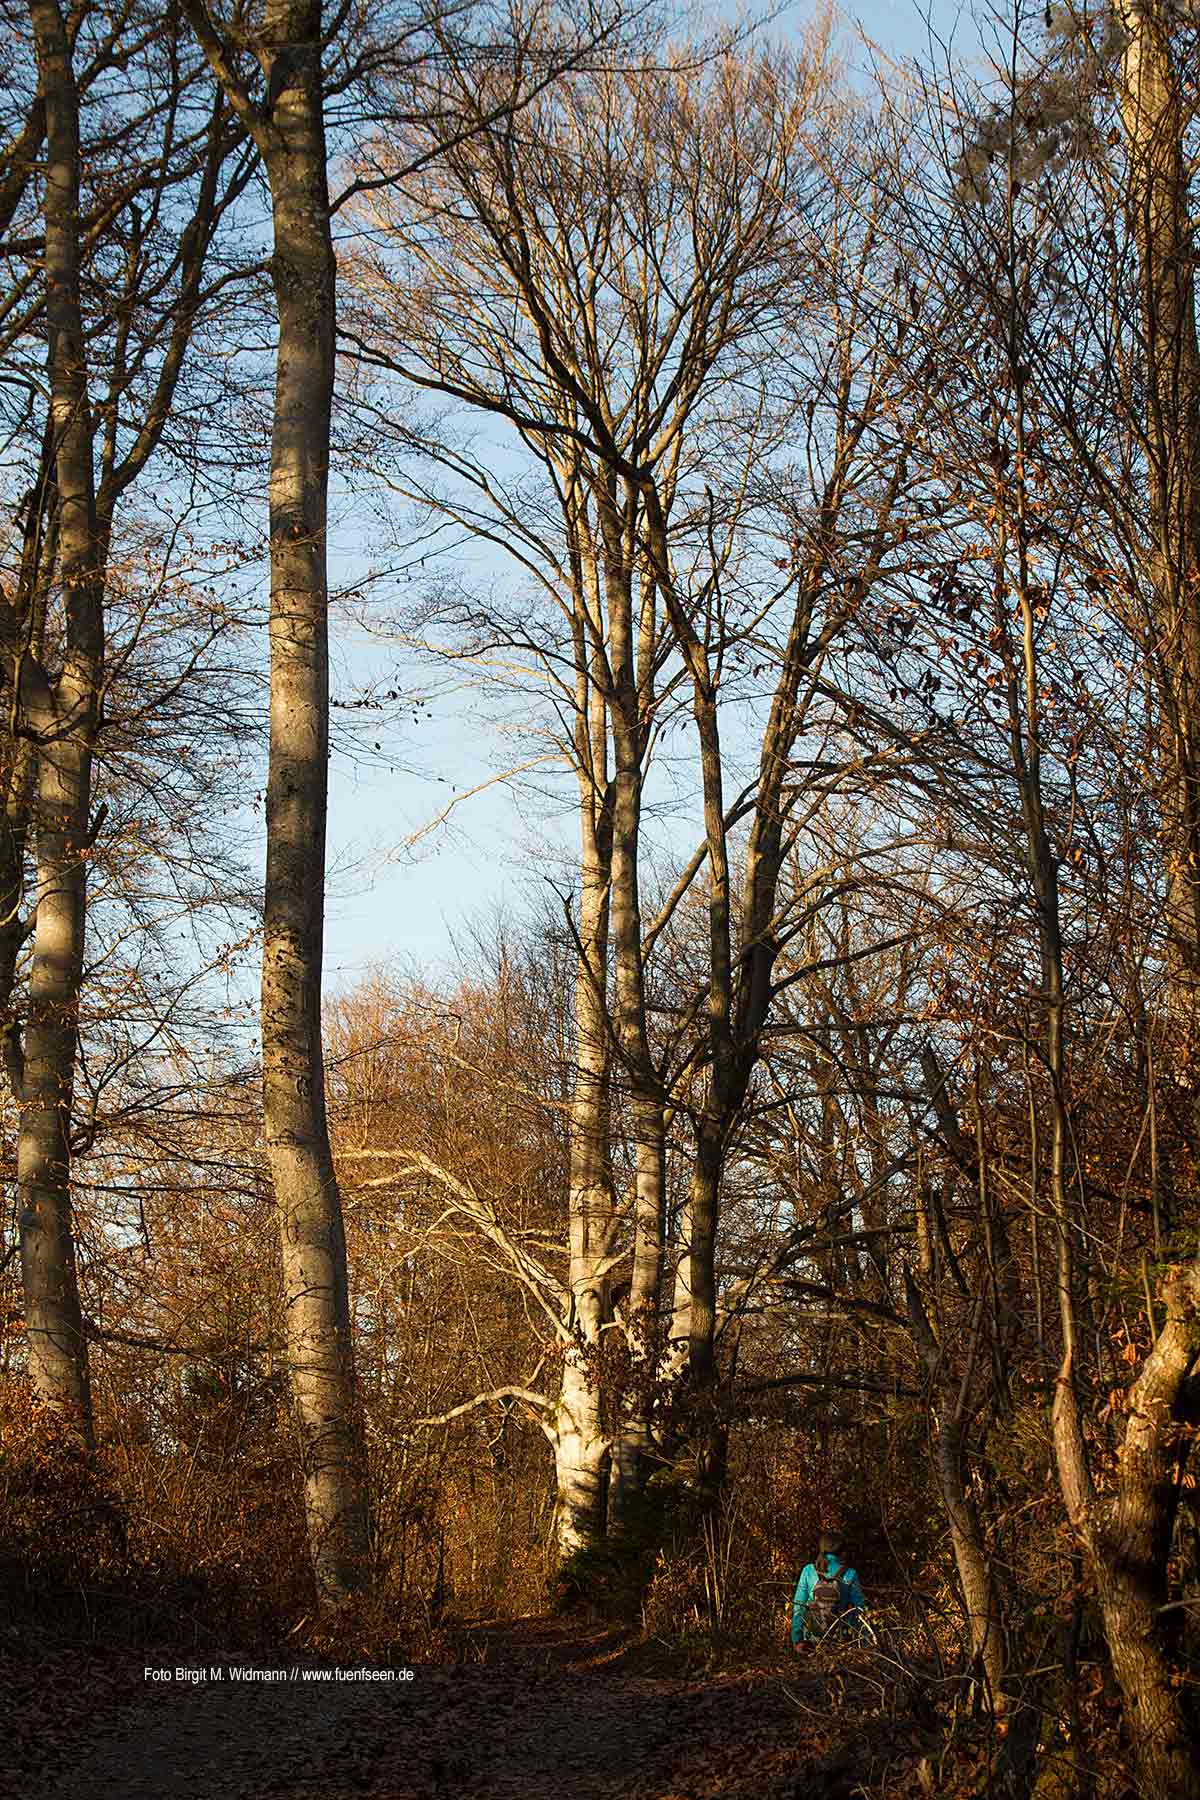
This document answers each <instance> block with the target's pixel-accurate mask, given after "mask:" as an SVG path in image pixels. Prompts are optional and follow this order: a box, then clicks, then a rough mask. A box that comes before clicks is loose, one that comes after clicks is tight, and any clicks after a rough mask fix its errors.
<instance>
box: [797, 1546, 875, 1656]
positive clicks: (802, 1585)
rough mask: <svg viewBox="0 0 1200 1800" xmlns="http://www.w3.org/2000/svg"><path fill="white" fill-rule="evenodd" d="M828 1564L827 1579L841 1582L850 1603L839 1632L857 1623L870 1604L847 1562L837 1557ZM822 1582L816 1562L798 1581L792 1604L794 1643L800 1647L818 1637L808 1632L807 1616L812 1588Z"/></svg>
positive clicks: (828, 1558) (827, 1560)
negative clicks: (859, 1616) (806, 1639)
mask: <svg viewBox="0 0 1200 1800" xmlns="http://www.w3.org/2000/svg"><path fill="white" fill-rule="evenodd" d="M825 1561H826V1565H827V1567H828V1570H829V1574H828V1576H827V1577H826V1579H827V1580H828V1579H833V1580H835V1581H840V1582H841V1584H842V1587H843V1588H844V1590H845V1594H846V1599H847V1601H848V1602H849V1604H848V1606H847V1608H846V1611H845V1612H844V1613H843V1615H842V1621H841V1622H840V1624H839V1630H843V1631H844V1630H845V1628H846V1626H847V1625H850V1624H853V1623H856V1622H857V1619H858V1615H859V1614H860V1613H862V1612H863V1610H864V1609H865V1607H866V1604H867V1602H866V1600H865V1598H864V1596H863V1591H862V1587H861V1585H860V1584H859V1579H858V1575H857V1573H856V1571H855V1570H854V1569H851V1568H848V1567H847V1566H846V1564H845V1563H841V1562H839V1561H838V1559H837V1557H836V1556H827V1557H826V1559H825ZM820 1580H821V1576H820V1575H818V1574H817V1570H816V1565H815V1563H809V1564H808V1566H807V1568H806V1569H805V1570H804V1572H803V1573H802V1575H801V1576H800V1579H799V1581H798V1582H797V1583H796V1594H795V1598H794V1599H793V1601H792V1642H793V1644H799V1643H800V1642H802V1641H803V1640H804V1639H805V1638H809V1639H812V1638H815V1636H816V1634H815V1632H812V1631H810V1630H809V1629H808V1619H807V1613H808V1603H809V1601H810V1600H811V1599H812V1597H813V1589H814V1588H815V1587H816V1585H817V1583H818V1581H820Z"/></svg>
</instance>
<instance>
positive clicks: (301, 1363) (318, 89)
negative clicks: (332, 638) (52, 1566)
mask: <svg viewBox="0 0 1200 1800" xmlns="http://www.w3.org/2000/svg"><path fill="white" fill-rule="evenodd" d="M186 10H187V13H188V17H189V19H190V20H191V22H192V25H193V27H194V29H195V30H196V33H197V36H198V37H199V39H200V42H201V44H202V46H203V48H204V50H205V52H206V54H207V56H208V59H209V62H210V64H211V66H212V68H213V70H214V72H215V74H216V75H217V77H218V79H219V80H220V81H221V83H222V86H223V87H224V89H225V92H226V95H227V97H228V99H229V101H230V104H231V105H232V106H233V107H234V109H235V111H236V112H237V113H238V115H239V117H240V118H241V120H242V122H243V124H244V125H245V127H246V129H247V130H248V131H249V132H250V133H251V135H252V136H253V137H254V140H255V142H256V144H257V145H258V148H259V151H260V154H261V156H262V159H263V163H264V166H265V168H266V172H267V178H268V181H269V184H270V190H271V209H272V223H273V231H274V255H273V257H272V264H271V270H272V282H273V286H274V292H275V302H276V308H277V313H278V325H279V336H278V349H277V354H276V367H275V409H274V424H273V430H272V437H271V483H270V532H271V615H270V648H271V677H270V682H271V697H270V752H269V764H268V773H267V866H266V885H265V917H264V935H263V969H262V1013H261V1029H262V1046H263V1116H264V1130H265V1135H266V1143H267V1157H268V1162H269V1164H270V1170H271V1181H272V1186H273V1188H274V1193H275V1204H276V1210H277V1215H278V1222H279V1238H280V1248H281V1253H282V1259H283V1278H284V1306H285V1317H286V1332H287V1345H288V1363H289V1371H290V1376H291V1382H292V1389H293V1394H294V1397H295V1404H296V1413H297V1419H298V1423H299V1427H300V1433H301V1440H302V1446H303V1450H302V1454H303V1468H304V1492H305V1507H306V1515H307V1523H308V1538H309V1549H310V1553H311V1556H312V1562H313V1570H314V1574H315V1577H316V1584H317V1590H318V1595H319V1598H320V1599H321V1601H322V1602H323V1603H328V1604H338V1603H340V1602H341V1601H343V1600H345V1599H346V1598H348V1597H349V1596H350V1595H351V1594H352V1593H353V1592H355V1591H356V1590H357V1589H359V1588H361V1587H362V1586H363V1585H364V1584H365V1583H366V1581H367V1580H368V1576H369V1540H368V1529H367V1497H366V1476H365V1457H364V1452H363V1442H362V1426H361V1419H360V1416H359V1410H358V1400H357V1393H356V1383H355V1370H354V1357H353V1346H352V1342H351V1334H350V1301H349V1287H348V1276H347V1268H346V1243H345V1233H344V1227H343V1221H342V1210H341V1201H340V1196H339V1193H338V1187H337V1180H336V1177H335V1174H334V1166H333V1155H332V1151H331V1148H330V1141H329V1129H328V1122H327V1118H326V1111H325V1080H324V1059H323V1054H322V1037H321V971H322V952H323V934H324V900H325V835H326V815H327V805H328V757H329V644H328V586H327V566H326V528H327V518H328V488H329V433H330V413H331V407H332V398H333V379H334V354H335V351H334V331H335V301H336V264H335V259H334V254H333V244H332V236H331V231H330V218H329V191H328V181H327V153H326V145H325V122H324V96H323V88H322V70H321V52H322V47H323V43H324V37H323V20H322V6H321V3H320V0H269V3H268V5H267V7H266V9H265V14H264V22H263V30H262V35H261V55H262V60H263V63H264V68H265V72H266V76H267V84H268V94H269V100H268V105H267V109H266V110H265V111H264V110H263V109H261V108H259V107H258V106H256V105H255V104H254V103H253V102H252V101H251V100H250V98H249V96H248V94H247V93H246V90H245V89H244V87H243V86H242V85H241V83H240V81H239V80H238V78H237V76H236V74H235V73H234V71H233V67H232V62H231V59H230V57H229V55H228V53H227V51H226V48H225V46H224V44H223V43H222V41H221V38H220V36H219V33H218V32H217V30H216V29H215V27H214V25H213V22H212V20H211V19H210V17H209V15H208V13H207V11H206V10H205V8H204V6H203V4H202V3H201V0H188V4H187V7H186Z"/></svg>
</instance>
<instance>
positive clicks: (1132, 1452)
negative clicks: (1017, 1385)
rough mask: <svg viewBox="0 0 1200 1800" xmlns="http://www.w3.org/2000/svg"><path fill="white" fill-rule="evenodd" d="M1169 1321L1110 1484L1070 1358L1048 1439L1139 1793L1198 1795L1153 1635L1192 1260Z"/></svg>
mask: <svg viewBox="0 0 1200 1800" xmlns="http://www.w3.org/2000/svg"><path fill="white" fill-rule="evenodd" d="M1165 1299H1166V1302H1167V1320H1166V1323H1165V1324H1164V1326H1163V1328H1162V1330H1161V1331H1160V1332H1159V1334H1158V1337H1157V1338H1156V1340H1155V1342H1154V1345H1153V1347H1152V1348H1151V1350H1150V1354H1149V1356H1148V1357H1147V1358H1146V1361H1145V1363H1144V1365H1143V1367H1142V1370H1141V1373H1140V1374H1139V1376H1138V1378H1137V1380H1136V1381H1135V1382H1134V1384H1133V1387H1132V1388H1131V1389H1130V1392H1129V1399H1128V1419H1127V1422H1126V1426H1125V1438H1124V1442H1123V1444H1122V1446H1121V1449H1120V1451H1119V1453H1118V1459H1117V1466H1116V1474H1115V1478H1114V1483H1113V1491H1112V1492H1111V1494H1109V1495H1108V1496H1106V1497H1104V1498H1100V1497H1099V1496H1098V1495H1097V1494H1096V1492H1095V1489H1094V1486H1093V1483H1092V1479H1091V1473H1090V1470H1089V1468H1088V1462H1087V1453H1086V1449H1085V1445H1084V1441H1083V1434H1082V1429H1081V1425H1080V1420H1079V1413H1078V1403H1077V1401H1076V1399H1075V1396H1074V1389H1073V1383H1072V1373H1073V1371H1072V1369H1071V1367H1070V1362H1069V1359H1068V1360H1067V1362H1066V1363H1065V1364H1064V1367H1063V1370H1062V1372H1061V1375H1060V1378H1059V1389H1058V1397H1057V1399H1056V1402H1055V1408H1054V1441H1055V1451H1056V1454H1057V1458H1058V1465H1059V1472H1060V1479H1061V1481H1062V1486H1063V1493H1064V1497H1065V1499H1066V1501H1067V1507H1068V1512H1069V1514H1070V1518H1071V1522H1072V1524H1073V1525H1074V1527H1075V1529H1076V1531H1077V1533H1078V1535H1079V1538H1080V1541H1081V1543H1082V1544H1083V1546H1084V1549H1085V1550H1086V1552H1087V1555H1088V1558H1089V1561H1090V1563H1091V1566H1092V1572H1093V1575H1094V1577H1095V1581H1096V1589H1097V1593H1098V1595H1099V1600H1100V1607H1101V1611H1102V1614H1103V1618H1104V1635H1105V1638H1106V1639H1107V1642H1108V1647H1109V1652H1110V1654H1111V1656H1112V1661H1113V1671H1114V1673H1115V1674H1116V1677H1117V1681H1118V1684H1119V1686H1120V1689H1121V1696H1122V1700H1123V1702H1124V1706H1123V1711H1124V1717H1125V1725H1126V1729H1127V1731H1128V1732H1129V1737H1130V1741H1131V1744H1132V1747H1133V1755H1134V1760H1135V1763H1136V1765H1137V1771H1138V1793H1139V1795H1140V1796H1142V1800H1197V1796H1200V1756H1198V1755H1197V1743H1196V1735H1195V1732H1194V1730H1193V1729H1192V1726H1191V1724H1190V1722H1189V1719H1188V1715H1187V1711H1186V1709H1185V1706H1184V1704H1183V1692H1182V1690H1181V1688H1180V1686H1179V1683H1178V1676H1177V1671H1176V1670H1175V1669H1174V1668H1173V1666H1172V1663H1171V1659H1170V1657H1169V1656H1168V1654H1167V1650H1166V1646H1165V1643H1164V1639H1163V1628H1162V1610H1161V1609H1162V1608H1163V1607H1164V1606H1165V1605H1166V1604H1167V1561H1168V1556H1169V1554H1170V1548H1171V1537H1172V1533H1173V1530H1174V1524H1175V1513H1176V1508H1177V1505H1178V1495H1179V1488H1178V1479H1177V1478H1178V1476H1179V1474H1180V1473H1181V1463H1182V1455H1181V1452H1182V1451H1183V1448H1184V1446H1183V1441H1182V1427H1183V1426H1184V1424H1185V1423H1186V1422H1188V1420H1192V1422H1194V1414H1195V1411H1196V1406H1197V1402H1198V1401H1200V1394H1197V1392H1196V1389H1197V1386H1198V1385H1200V1384H1198V1382H1197V1378H1196V1376H1195V1375H1194V1374H1193V1373H1192V1372H1193V1370H1195V1368H1196V1364H1197V1357H1198V1356H1200V1262H1194V1263H1193V1264H1192V1266H1191V1268H1190V1269H1189V1270H1188V1271H1187V1273H1186V1275H1184V1276H1183V1277H1182V1278H1181V1279H1180V1280H1178V1281H1176V1282H1174V1283H1173V1284H1172V1285H1171V1287H1169V1288H1168V1289H1167V1291H1166V1294H1165Z"/></svg>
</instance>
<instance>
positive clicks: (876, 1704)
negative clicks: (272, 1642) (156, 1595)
mask: <svg viewBox="0 0 1200 1800" xmlns="http://www.w3.org/2000/svg"><path fill="white" fill-rule="evenodd" d="M4 1643H5V1640H4V1638H3V1636H2V1635H0V1646H3V1645H4ZM456 1654H457V1656H458V1659H459V1660H457V1661H456V1662H454V1663H451V1664H445V1665H443V1664H440V1663H431V1664H415V1665H414V1666H413V1669H412V1679H411V1680H394V1681H390V1682H387V1683H383V1682H379V1683H376V1682H355V1683H349V1682H343V1683H335V1682H315V1681H311V1680H310V1681H304V1680H302V1679H299V1678H298V1677H299V1675H300V1674H301V1673H302V1671H303V1669H304V1668H307V1669H309V1670H313V1669H317V1668H319V1667H322V1666H324V1667H329V1665H320V1664H315V1663H312V1662H311V1661H310V1662H308V1663H306V1664H303V1665H300V1664H298V1665H297V1668H296V1671H295V1676H296V1678H293V1673H294V1672H293V1669H292V1667H291V1666H290V1665H288V1664H287V1663H286V1662H285V1661H284V1659H282V1658H275V1659H267V1660H261V1661H260V1660H256V1661H254V1662H253V1663H251V1662H249V1661H246V1662H241V1661H240V1660H239V1659H238V1658H236V1657H222V1656H221V1655H219V1654H217V1653H215V1652H210V1653H209V1654H208V1656H207V1658H206V1660H205V1661H204V1663H203V1664H202V1663H201V1661H200V1659H199V1656H198V1655H196V1654H188V1655H182V1654H179V1655H177V1654H176V1653H174V1652H172V1651H170V1650H168V1649H164V1650H163V1651H161V1652H138V1653H136V1654H134V1653H131V1652H129V1651H122V1652H119V1653H116V1654H112V1655H107V1656H105V1655H102V1654H101V1653H100V1652H99V1651H97V1650H93V1649H90V1648H89V1649H88V1650H86V1651H85V1650H70V1649H68V1648H63V1647H58V1648H55V1649H54V1650H51V1649H50V1646H49V1645H47V1646H46V1647H45V1653H44V1654H43V1655H41V1656H36V1655H30V1654H29V1649H28V1646H26V1645H25V1644H23V1643H22V1644H18V1643H16V1642H13V1641H12V1640H11V1639H10V1640H9V1647H8V1648H7V1649H3V1648H0V1717H2V1716H3V1715H4V1714H5V1713H9V1714H10V1718H11V1723H9V1724H8V1726H7V1729H6V1730H5V1732H4V1736H5V1755H4V1758H3V1762H2V1763H0V1794H5V1795H7V1794H10V1793H11V1794H12V1795H14V1796H16V1795H20V1796H21V1800H793V1796H797V1797H799V1796H801V1795H802V1796H803V1797H804V1800H851V1797H852V1796H855V1795H859V1794H862V1793H866V1794H883V1793H886V1794H887V1795H888V1796H889V1797H892V1796H896V1797H899V1796H906V1795H910V1794H911V1795H917V1794H919V1793H921V1792H922V1791H925V1792H928V1787H926V1788H925V1789H924V1790H922V1788H921V1786H920V1784H919V1781H918V1778H917V1765H918V1764H919V1762H920V1760H921V1756H922V1752H923V1749H924V1748H925V1745H924V1744H923V1743H922V1737H923V1735H925V1736H927V1734H923V1733H922V1730H921V1728H920V1726H919V1725H918V1724H917V1723H916V1722H914V1721H913V1720H912V1719H911V1718H909V1719H905V1718H903V1717H900V1718H898V1719H897V1718H894V1717H891V1716H889V1715H890V1713H891V1711H892V1709H891V1708H890V1707H889V1706H888V1705H887V1704H886V1699H885V1703H884V1704H882V1705H881V1704H880V1692H879V1691H878V1684H877V1683H876V1684H874V1686H872V1687H869V1686H867V1685H866V1680H867V1678H866V1676H865V1675H862V1674H856V1672H855V1671H854V1670H853V1669H852V1668H848V1667H844V1668H838V1667H836V1666H825V1667H820V1666H816V1665H815V1664H814V1663H811V1662H809V1661H804V1662H798V1663H797V1664H796V1666H795V1667H791V1666H788V1665H784V1666H782V1667H781V1666H778V1665H776V1666H774V1667H770V1668H767V1667H763V1668H757V1669H756V1668H746V1669H739V1670H738V1671H737V1672H735V1673H734V1672H725V1673H711V1674H700V1673H694V1672H692V1673H689V1672H687V1671H685V1670H681V1669H680V1668H678V1667H677V1666H674V1665H673V1663H672V1661H671V1659H670V1658H669V1657H668V1656H667V1654H666V1652H665V1651H664V1650H663V1648H662V1647H661V1646H657V1645H654V1644H650V1645H646V1644H644V1643H641V1642H639V1641H638V1640H637V1639H635V1638H634V1637H633V1636H632V1635H631V1634H629V1633H621V1632H619V1631H615V1630H611V1629H609V1630H606V1629H602V1628H600V1627H598V1626H589V1625H587V1624H581V1623H580V1622H578V1621H572V1620H570V1619H546V1618H537V1619H523V1620H515V1621H512V1620H509V1621H495V1622H484V1623H480V1624H476V1625H474V1626H472V1627H470V1628H469V1629H464V1630H463V1631H462V1632H461V1633H459V1634H458V1638H457V1643H456ZM239 1667H240V1668H243V1669H246V1668H255V1669H276V1670H279V1671H282V1672H283V1673H284V1674H285V1675H286V1677H287V1678H286V1679H283V1680H278V1681H273V1682H261V1681H246V1680H241V1681H239V1680H235V1679H234V1678H233V1674H232V1672H233V1670H234V1669H235V1668H239ZM217 1668H221V1669H223V1671H224V1674H223V1678H221V1679H215V1678H214V1676H213V1671H214V1670H215V1669H217ZM151 1669H156V1670H167V1671H169V1677H170V1678H169V1679H157V1680H156V1679H153V1678H151V1677H150V1676H149V1675H148V1673H147V1671H149V1670H151ZM185 1669H186V1670H191V1671H200V1670H203V1679H201V1680H196V1679H193V1678H190V1677H189V1676H187V1675H184V1674H182V1673H180V1672H179V1671H182V1670H185ZM925 1780H926V1782H927V1781H928V1776H927V1775H926V1777H925Z"/></svg>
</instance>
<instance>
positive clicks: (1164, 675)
mask: <svg viewBox="0 0 1200 1800" xmlns="http://www.w3.org/2000/svg"><path fill="white" fill-rule="evenodd" d="M1174 28H1175V17H1174V15H1173V14H1172V13H1170V12H1168V10H1167V8H1166V7H1165V6H1162V5H1157V4H1156V5H1151V6H1147V7H1145V8H1139V9H1136V10H1132V11H1131V12H1130V13H1129V15H1128V17H1127V19H1126V29H1127V30H1128V32H1129V34H1130V42H1129V45H1128V48H1127V50H1126V53H1125V68H1124V88H1123V95H1122V110H1123V114H1124V121H1125V135H1126V143H1127V148H1128V156H1129V183H1128V195H1129V199H1128V211H1129V224H1130V229H1131V231H1132V234H1133V238H1134V242H1135V243H1136V245H1137V250H1138V264H1139V271H1140V286H1141V328H1142V337H1143V353H1144V356H1145V368H1146V383H1145V409H1146V410H1145V427H1146V440H1147V447H1148V449H1149V452H1150V455H1149V459H1148V460H1149V479H1150V513H1151V521H1152V527H1153V534H1154V535H1153V543H1152V549H1151V566H1152V575H1153V581H1154V588H1155V593H1154V617H1153V631H1154V642H1153V644H1152V646H1151V656H1152V663H1153V666H1154V667H1155V669H1156V671H1157V677H1158V692H1159V702H1160V707H1161V720H1160V730H1159V736H1160V754H1161V793H1162V809H1163V827H1164V835H1165V845H1164V849H1165V858H1164V860H1165V874H1166V887H1167V926H1168V934H1169V954H1170V962H1171V973H1172V993H1173V999H1174V1003H1175V1005H1176V1008H1177V1009H1178V1010H1179V1011H1181V1012H1182V1013H1183V1015H1184V1016H1185V1018H1186V1019H1187V1021H1188V1022H1189V1026H1190V1027H1191V1028H1194V1027H1195V1024H1196V1018H1195V1014H1196V1007H1197V999H1198V996H1197V992H1196V989H1197V984H1198V983H1200V342H1198V340H1197V329H1196V289H1195V256H1194V250H1193V238H1194V232H1193V229H1192V226H1191V224H1190V222H1189V199H1190V190H1189V180H1188V167H1187V154H1186V144H1185V131H1186V128H1187V124H1188V120H1189V116H1190V113H1191V111H1192V108H1191V106H1190V104H1189V103H1188V102H1186V101H1185V96H1184V92H1183V83H1182V78H1181V75H1180V71H1179V69H1178V67H1177V66H1176V64H1175V61H1174V58H1173V55H1172V49H1171V35H1172V31H1173V29H1174Z"/></svg>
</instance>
